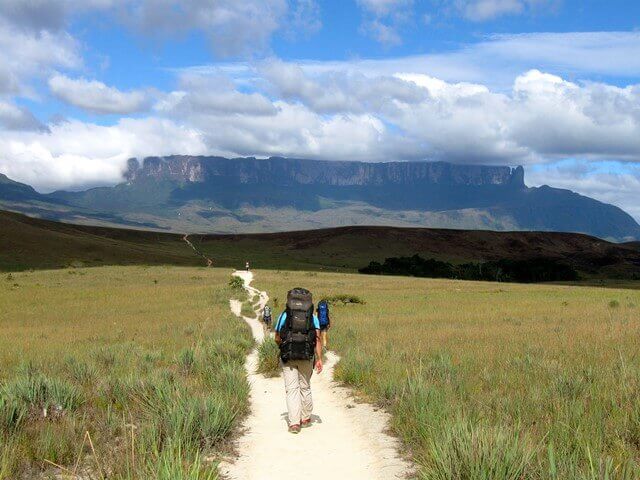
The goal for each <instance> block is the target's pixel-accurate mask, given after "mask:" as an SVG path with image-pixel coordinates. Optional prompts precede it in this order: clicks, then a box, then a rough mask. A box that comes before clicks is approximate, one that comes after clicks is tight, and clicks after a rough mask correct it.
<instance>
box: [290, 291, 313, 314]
mask: <svg viewBox="0 0 640 480" xmlns="http://www.w3.org/2000/svg"><path fill="white" fill-rule="evenodd" d="M287 308H288V309H289V310H302V311H307V310H308V309H309V308H313V295H311V292H310V291H309V290H307V289H306V288H294V289H292V290H289V293H287Z"/></svg>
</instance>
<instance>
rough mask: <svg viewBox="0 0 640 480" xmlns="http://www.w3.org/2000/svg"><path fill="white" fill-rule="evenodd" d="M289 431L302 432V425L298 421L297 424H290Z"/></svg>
mask: <svg viewBox="0 0 640 480" xmlns="http://www.w3.org/2000/svg"><path fill="white" fill-rule="evenodd" d="M289 433H300V425H298V424H297V423H296V424H295V425H290V426H289Z"/></svg>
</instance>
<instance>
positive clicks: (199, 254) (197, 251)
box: [182, 235, 213, 267]
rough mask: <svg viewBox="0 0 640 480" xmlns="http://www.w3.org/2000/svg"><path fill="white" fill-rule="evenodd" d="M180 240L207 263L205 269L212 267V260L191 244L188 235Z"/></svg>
mask: <svg viewBox="0 0 640 480" xmlns="http://www.w3.org/2000/svg"><path fill="white" fill-rule="evenodd" d="M182 240H184V241H185V242H186V243H187V245H189V246H190V247H191V249H192V250H193V251H194V252H196V255H198V256H200V257H202V258H203V259H204V261H205V262H207V267H212V266H213V260H211V259H210V258H209V257H207V256H206V255H205V254H204V253H202V252H201V251H200V249H199V248H198V247H196V246H195V245H194V244H193V243H191V240H189V235H185V236H184V237H182Z"/></svg>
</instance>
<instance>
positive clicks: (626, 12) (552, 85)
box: [0, 0, 640, 220]
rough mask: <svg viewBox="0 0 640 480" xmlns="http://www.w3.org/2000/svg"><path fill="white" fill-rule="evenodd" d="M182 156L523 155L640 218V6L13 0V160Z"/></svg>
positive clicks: (424, 0) (58, 167)
mask: <svg viewBox="0 0 640 480" xmlns="http://www.w3.org/2000/svg"><path fill="white" fill-rule="evenodd" d="M170 154H189V155H222V156H228V157H237V156H256V157H268V156H272V155H281V156H289V157H296V158H317V159H327V160H358V161H376V162H377V161H404V160H420V161H434V160H442V161H449V162H455V163H464V164H490V165H510V166H516V165H523V166H525V169H526V172H527V173H526V183H527V184H528V185H530V186H538V185H542V184H548V185H552V186H555V187H560V188H568V189H571V190H574V191H577V192H579V193H582V194H585V195H589V196H592V197H594V198H597V199H599V200H602V201H605V202H608V203H614V204H616V205H619V206H620V207H622V208H624V209H625V210H626V211H627V212H629V213H630V214H632V215H633V216H634V217H635V218H636V219H638V220H640V2H629V1H622V0H610V1H604V0H581V1H579V0H0V173H4V174H6V175H7V176H9V177H10V178H12V179H14V180H17V181H21V182H25V183H28V184H30V185H32V186H34V187H35V188H36V189H38V190H39V191H42V192H49V191H53V190H56V189H71V190H75V189H83V188H87V187H91V186H96V185H113V184H116V183H118V182H120V181H121V180H122V172H123V171H124V168H125V165H126V160H127V159H128V158H131V157H138V158H141V157H144V156H150V155H170Z"/></svg>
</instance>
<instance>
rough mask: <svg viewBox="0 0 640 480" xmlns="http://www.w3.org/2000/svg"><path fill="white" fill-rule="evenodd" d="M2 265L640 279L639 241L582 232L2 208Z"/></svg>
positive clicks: (2, 267) (21, 267) (9, 267)
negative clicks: (254, 224) (233, 221)
mask: <svg viewBox="0 0 640 480" xmlns="http://www.w3.org/2000/svg"><path fill="white" fill-rule="evenodd" d="M0 224H1V225H2V227H3V228H2V229H1V230H0V270H4V271H7V270H9V271H12V270H26V269H30V268H38V269H42V268H68V267H74V266H103V265H157V264H168V265H190V266H203V267H204V265H205V262H204V261H203V259H202V256H201V254H202V255H205V256H206V257H207V258H211V259H212V260H213V264H214V266H218V267H236V268H237V267H242V266H244V262H245V261H246V260H247V259H250V260H251V264H252V265H253V266H254V267H255V268H272V269H279V270H280V269H304V270H340V271H355V270H357V269H358V268H361V267H364V266H366V265H368V264H369V262H370V261H372V260H374V261H383V260H384V259H385V258H387V257H395V256H410V255H414V254H420V255H421V256H423V257H424V258H437V259H442V260H446V261H449V262H451V261H453V262H486V261H493V260H499V259H511V260H522V259H532V258H533V259H535V258H547V259H555V260H560V261H562V262H564V263H567V264H569V265H571V266H573V267H574V268H575V269H576V270H578V271H579V272H580V274H581V275H582V276H583V277H584V278H587V279H588V278H624V279H633V278H636V279H640V249H635V248H632V247H630V246H627V245H619V244H615V243H609V242H606V241H603V240H600V239H598V238H594V237H590V236H587V235H582V234H572V233H550V232H490V231H465V230H444V229H426V228H397V227H368V226H361V227H341V228H332V229H321V230H312V231H297V232H282V233H264V234H226V235H191V236H190V237H189V240H190V242H193V246H195V247H196V248H197V250H198V252H200V253H196V252H194V250H193V247H192V246H190V245H188V244H187V243H186V242H185V241H184V238H183V236H182V235H177V234H168V233H157V232H149V231H139V230H130V229H115V228H103V227H92V226H78V225H69V224H64V223H58V222H52V221H48V220H40V219H34V218H30V217H27V216H25V215H21V214H18V213H12V212H4V211H1V210H0Z"/></svg>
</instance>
